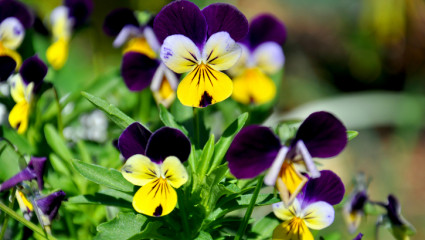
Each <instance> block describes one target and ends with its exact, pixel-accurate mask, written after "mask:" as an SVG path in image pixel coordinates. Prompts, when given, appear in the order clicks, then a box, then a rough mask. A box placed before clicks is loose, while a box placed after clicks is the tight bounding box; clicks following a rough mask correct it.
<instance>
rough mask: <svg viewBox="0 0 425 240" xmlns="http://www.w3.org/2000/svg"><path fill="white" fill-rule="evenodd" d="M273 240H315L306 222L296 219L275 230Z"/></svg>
mask: <svg viewBox="0 0 425 240" xmlns="http://www.w3.org/2000/svg"><path fill="white" fill-rule="evenodd" d="M273 240H314V237H313V235H312V234H311V232H310V230H309V229H308V228H307V226H306V225H305V223H304V220H302V219H300V218H297V217H294V218H292V219H291V220H289V221H286V222H283V223H282V224H279V225H278V226H277V227H276V228H275V229H274V231H273Z"/></svg>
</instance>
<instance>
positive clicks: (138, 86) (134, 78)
mask: <svg viewBox="0 0 425 240" xmlns="http://www.w3.org/2000/svg"><path fill="white" fill-rule="evenodd" d="M152 25H153V18H151V19H150V21H148V22H147V24H146V25H143V24H140V23H139V21H138V20H137V18H136V16H135V14H134V12H133V11H132V10H130V9H127V8H120V9H116V10H114V11H112V12H111V13H110V14H108V16H106V18H105V22H104V24H103V30H104V32H105V33H106V34H108V35H109V36H113V37H115V40H114V43H113V45H114V47H121V46H123V45H125V47H124V50H123V53H124V57H123V61H122V64H121V75H122V77H123V79H124V82H125V84H126V85H127V87H128V89H129V90H130V91H141V90H143V89H145V88H147V87H148V86H150V88H151V90H152V92H153V94H154V97H155V99H156V101H157V102H158V103H162V104H163V105H165V106H169V105H170V104H171V103H172V102H173V101H174V99H175V96H176V94H175V90H176V89H177V85H178V82H179V81H178V77H177V75H176V74H175V73H174V72H172V71H171V70H170V69H168V68H167V67H166V66H165V65H164V64H163V63H161V59H160V58H159V49H160V43H159V41H158V39H157V36H156V35H155V33H154V31H153V29H152Z"/></svg>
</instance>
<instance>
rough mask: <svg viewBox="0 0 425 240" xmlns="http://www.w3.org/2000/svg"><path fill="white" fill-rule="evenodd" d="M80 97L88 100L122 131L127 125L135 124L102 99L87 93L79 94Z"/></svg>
mask: <svg viewBox="0 0 425 240" xmlns="http://www.w3.org/2000/svg"><path fill="white" fill-rule="evenodd" d="M81 95H83V96H84V97H85V98H86V99H87V100H89V101H90V102H91V103H92V104H93V105H95V106H96V107H97V108H98V109H100V110H102V111H103V112H104V113H106V116H108V117H109V119H111V120H112V121H113V122H114V123H115V124H117V125H118V126H119V127H121V128H122V129H125V128H126V127H128V125H130V124H132V123H133V122H135V120H134V119H132V118H131V117H129V116H127V115H126V114H125V113H123V112H122V111H121V110H119V109H118V108H117V107H115V106H114V105H112V104H110V103H108V102H106V101H105V100H103V99H101V98H98V97H96V96H93V95H91V94H90V93H87V92H81Z"/></svg>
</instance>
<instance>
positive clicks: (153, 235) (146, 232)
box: [128, 221, 171, 240]
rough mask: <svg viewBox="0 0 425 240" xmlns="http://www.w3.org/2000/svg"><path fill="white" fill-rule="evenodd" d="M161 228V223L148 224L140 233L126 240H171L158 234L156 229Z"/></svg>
mask: <svg viewBox="0 0 425 240" xmlns="http://www.w3.org/2000/svg"><path fill="white" fill-rule="evenodd" d="M161 226H162V223H161V222H158V221H155V222H148V224H147V225H146V227H145V228H144V229H143V230H142V232H140V233H138V234H136V235H133V236H132V237H130V238H129V239H128V240H139V239H164V240H168V239H171V238H168V237H165V236H163V235H161V234H160V233H159V232H158V229H159V228H160V227H161Z"/></svg>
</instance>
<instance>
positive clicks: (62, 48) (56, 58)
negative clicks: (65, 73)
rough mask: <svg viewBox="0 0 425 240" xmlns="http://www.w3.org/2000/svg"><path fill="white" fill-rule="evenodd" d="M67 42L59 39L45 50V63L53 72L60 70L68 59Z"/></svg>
mask: <svg viewBox="0 0 425 240" xmlns="http://www.w3.org/2000/svg"><path fill="white" fill-rule="evenodd" d="M68 45H69V43H68V40H66V39H65V38H60V39H59V40H57V41H56V42H54V43H52V45H50V46H49V48H47V51H46V57H47V61H48V62H49V63H50V65H52V67H53V68H54V69H55V70H58V69H61V68H62V67H63V65H65V63H66V60H67V59H68V50H69V49H68Z"/></svg>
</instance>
